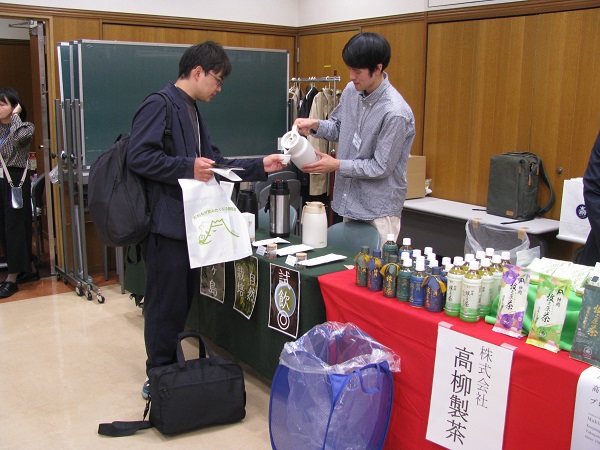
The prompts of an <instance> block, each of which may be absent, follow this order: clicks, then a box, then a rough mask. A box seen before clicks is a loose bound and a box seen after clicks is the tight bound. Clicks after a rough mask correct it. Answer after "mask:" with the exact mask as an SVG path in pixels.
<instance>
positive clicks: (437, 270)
mask: <svg viewBox="0 0 600 450" xmlns="http://www.w3.org/2000/svg"><path fill="white" fill-rule="evenodd" d="M441 273H442V269H440V268H439V267H438V266H433V267H432V268H431V274H432V275H439V274H441Z"/></svg>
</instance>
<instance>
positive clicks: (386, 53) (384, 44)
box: [342, 33, 392, 74]
mask: <svg viewBox="0 0 600 450" xmlns="http://www.w3.org/2000/svg"><path fill="white" fill-rule="evenodd" d="M391 56H392V50H391V48H390V44H389V42H388V41H387V39H386V38H384V37H383V36H382V35H380V34H377V33H359V34H356V35H354V36H352V38H350V40H349V41H348V43H347V44H346V46H345V47H344V50H343V51H342V58H343V59H344V62H345V63H346V65H347V66H348V67H350V68H352V69H369V72H370V73H371V74H373V72H374V71H375V69H377V64H381V65H382V70H385V68H386V67H387V66H388V64H389V63H390V58H391Z"/></svg>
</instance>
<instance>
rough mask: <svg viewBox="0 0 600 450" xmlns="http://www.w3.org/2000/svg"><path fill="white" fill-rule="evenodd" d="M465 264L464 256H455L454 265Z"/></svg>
mask: <svg viewBox="0 0 600 450" xmlns="http://www.w3.org/2000/svg"><path fill="white" fill-rule="evenodd" d="M464 262H465V261H464V260H463V257H462V256H455V257H454V265H455V266H462V265H463V263H464Z"/></svg>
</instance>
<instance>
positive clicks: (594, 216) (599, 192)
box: [578, 132, 600, 266]
mask: <svg viewBox="0 0 600 450" xmlns="http://www.w3.org/2000/svg"><path fill="white" fill-rule="evenodd" d="M583 200H584V201H585V209H586V211H587V216H588V220H589V221H590V225H591V228H592V229H591V230H590V234H589V235H588V238H587V242H586V243H585V246H584V248H583V252H582V253H581V256H580V258H579V261H578V262H579V263H580V264H585V265H587V266H594V265H596V263H597V262H600V249H599V248H598V245H599V244H600V132H599V133H598V137H597V138H596V143H595V144H594V148H592V153H591V154H590V160H589V162H588V166H587V169H586V171H585V175H584V176H583Z"/></svg>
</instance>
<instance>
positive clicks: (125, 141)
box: [88, 92, 173, 247]
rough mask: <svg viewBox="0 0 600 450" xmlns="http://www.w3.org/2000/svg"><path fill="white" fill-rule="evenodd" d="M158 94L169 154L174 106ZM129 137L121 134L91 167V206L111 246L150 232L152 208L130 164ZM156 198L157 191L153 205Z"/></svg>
mask: <svg viewBox="0 0 600 450" xmlns="http://www.w3.org/2000/svg"><path fill="white" fill-rule="evenodd" d="M157 94H158V95H161V96H162V97H163V98H164V100H165V102H166V104H167V121H166V126H165V131H164V133H163V147H164V149H165V153H166V154H167V155H170V154H171V148H172V145H173V137H172V133H171V123H172V115H173V111H172V109H173V105H172V104H171V100H170V99H169V98H168V97H167V96H166V95H165V94H163V93H162V92H158V93H157ZM152 95H154V94H152ZM129 137H130V136H129V134H121V135H119V137H118V138H117V140H116V141H115V143H114V144H113V145H111V146H110V148H109V149H108V150H107V151H106V152H104V153H102V155H100V157H99V158H98V159H97V160H96V161H94V162H93V163H92V165H91V166H90V175H89V180H88V207H89V211H90V215H91V216H92V221H93V222H94V226H95V227H96V230H97V231H98V234H99V235H100V240H101V241H102V243H103V244H105V245H108V246H109V247H125V246H127V245H135V244H137V243H139V242H141V241H142V240H143V239H144V238H145V237H146V235H147V234H148V232H149V231H150V214H151V208H150V205H149V204H148V199H147V198H146V191H145V186H144V179H143V178H142V177H140V176H139V175H137V174H135V173H133V172H131V171H130V170H129V168H128V167H127V148H128V145H129ZM156 200H157V199H156V190H155V193H154V195H153V198H152V204H151V206H152V207H154V205H155V203H156Z"/></svg>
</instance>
